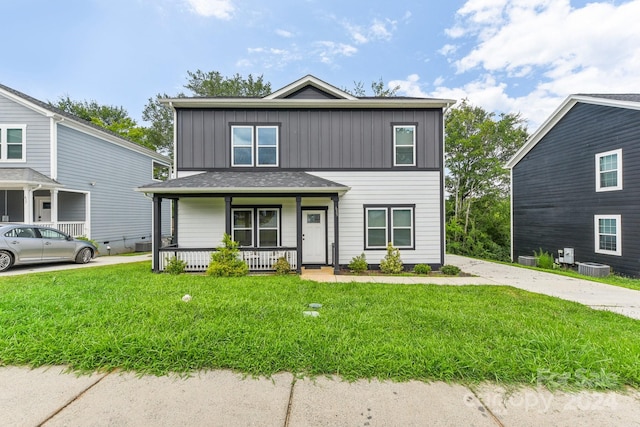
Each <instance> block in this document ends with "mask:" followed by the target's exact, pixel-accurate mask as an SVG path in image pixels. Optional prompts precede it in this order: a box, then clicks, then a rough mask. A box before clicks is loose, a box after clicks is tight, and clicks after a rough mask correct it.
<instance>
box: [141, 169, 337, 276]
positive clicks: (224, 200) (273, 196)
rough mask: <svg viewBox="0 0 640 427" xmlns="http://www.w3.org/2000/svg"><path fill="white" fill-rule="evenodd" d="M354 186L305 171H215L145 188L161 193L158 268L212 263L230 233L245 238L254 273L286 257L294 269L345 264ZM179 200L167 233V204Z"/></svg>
mask: <svg viewBox="0 0 640 427" xmlns="http://www.w3.org/2000/svg"><path fill="white" fill-rule="evenodd" d="M348 190H349V187H346V186H343V185H341V184H338V183H335V182H331V181H328V180H325V179H322V178H319V177H316V176H313V175H311V174H308V173H305V172H277V171H276V172H235V171H233V172H207V173H202V174H198V175H193V176H189V177H184V178H178V179H174V180H170V181H166V182H162V183H154V184H151V185H149V186H146V187H141V188H139V189H138V191H144V192H145V193H148V194H152V195H153V206H154V209H153V211H154V218H153V230H154V231H153V232H154V236H153V271H154V272H162V271H164V269H165V267H166V265H167V262H169V260H171V259H172V258H173V257H176V258H178V259H180V260H183V261H185V262H186V264H187V266H186V270H187V271H192V272H197V271H204V270H206V269H207V267H208V265H209V262H210V259H211V254H212V253H213V251H215V250H216V247H218V246H220V244H221V241H222V236H223V233H226V234H228V235H230V236H231V237H232V239H233V240H235V241H237V242H238V243H239V244H240V254H241V257H242V259H243V260H244V261H245V262H246V263H247V265H248V266H249V270H250V271H252V272H268V271H272V270H273V264H274V263H275V262H276V261H277V260H278V259H279V258H280V257H284V258H285V259H286V260H287V261H288V262H289V264H290V265H291V268H292V270H295V271H297V272H298V273H299V272H300V271H301V269H302V267H303V266H327V265H332V266H333V268H334V270H335V271H338V270H339V263H338V262H337V260H338V259H339V257H338V254H339V248H340V236H339V233H338V230H339V199H340V197H341V196H342V195H343V194H344V193H346V192H347V191H348ZM164 203H172V209H171V211H172V218H171V223H172V230H173V233H172V237H171V239H166V238H163V236H162V235H161V232H160V224H162V221H163V218H162V205H163V204H164Z"/></svg>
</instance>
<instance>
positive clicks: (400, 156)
mask: <svg viewBox="0 0 640 427" xmlns="http://www.w3.org/2000/svg"><path fill="white" fill-rule="evenodd" d="M393 165H394V166H415V165H416V126H415V125H394V126H393Z"/></svg>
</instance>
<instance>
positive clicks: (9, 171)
mask: <svg viewBox="0 0 640 427" xmlns="http://www.w3.org/2000/svg"><path fill="white" fill-rule="evenodd" d="M25 185H26V186H32V187H38V186H40V187H42V188H45V189H47V188H61V187H64V185H62V184H60V183H59V182H58V181H55V180H53V179H51V178H49V177H48V176H46V175H43V174H41V173H40V172H37V171H35V170H33V169H31V168H0V186H2V187H16V188H22V187H24V186H25Z"/></svg>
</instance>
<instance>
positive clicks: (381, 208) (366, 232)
mask: <svg viewBox="0 0 640 427" xmlns="http://www.w3.org/2000/svg"><path fill="white" fill-rule="evenodd" d="M369 211H383V212H384V227H369ZM364 222H365V224H364V240H365V243H364V247H365V249H384V248H386V247H387V244H388V240H389V228H388V227H389V208H388V207H386V206H376V207H373V206H372V207H367V208H365V210H364ZM369 229H373V230H384V235H385V243H384V245H383V246H373V245H370V244H369Z"/></svg>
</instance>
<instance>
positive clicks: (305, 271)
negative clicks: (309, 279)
mask: <svg viewBox="0 0 640 427" xmlns="http://www.w3.org/2000/svg"><path fill="white" fill-rule="evenodd" d="M326 275H330V276H333V267H331V266H329V265H327V266H322V267H320V268H318V267H315V268H307V267H302V276H326Z"/></svg>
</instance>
